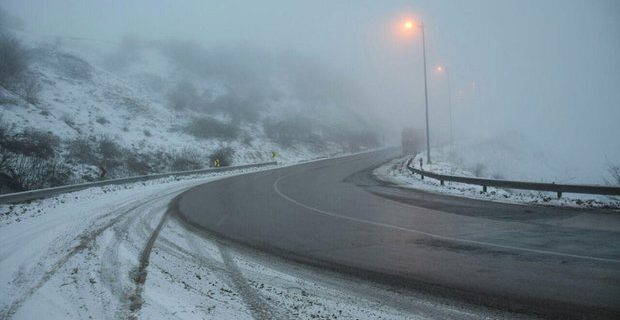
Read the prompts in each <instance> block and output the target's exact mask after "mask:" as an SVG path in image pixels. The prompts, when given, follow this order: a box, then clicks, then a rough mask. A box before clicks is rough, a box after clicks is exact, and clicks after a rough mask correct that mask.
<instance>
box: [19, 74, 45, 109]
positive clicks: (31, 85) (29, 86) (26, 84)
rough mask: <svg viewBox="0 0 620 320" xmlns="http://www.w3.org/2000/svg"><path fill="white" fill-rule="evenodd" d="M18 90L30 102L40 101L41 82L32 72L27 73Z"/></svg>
mask: <svg viewBox="0 0 620 320" xmlns="http://www.w3.org/2000/svg"><path fill="white" fill-rule="evenodd" d="M18 92H19V94H20V96H21V97H22V98H23V99H24V100H26V102H28V103H30V104H38V103H39V92H41V84H40V83H39V81H38V80H37V79H36V78H35V76H34V75H32V74H26V75H25V76H24V77H23V78H22V81H21V82H20V84H19V88H18Z"/></svg>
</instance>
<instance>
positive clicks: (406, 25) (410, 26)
mask: <svg viewBox="0 0 620 320" xmlns="http://www.w3.org/2000/svg"><path fill="white" fill-rule="evenodd" d="M414 26H415V27H418V28H419V29H420V30H421V31H422V59H423V60H424V106H425V117H426V162H427V163H428V164H431V140H430V133H429V129H428V85H427V83H426V38H425V35H424V23H421V22H420V23H415V22H413V21H410V20H408V21H405V23H404V24H403V27H404V28H405V30H411V29H413V27H414Z"/></svg>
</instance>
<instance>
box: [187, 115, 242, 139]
mask: <svg viewBox="0 0 620 320" xmlns="http://www.w3.org/2000/svg"><path fill="white" fill-rule="evenodd" d="M184 130H185V132H186V133H188V134H191V135H193V136H194V137H196V138H200V139H224V140H233V139H235V138H237V137H238V136H239V128H238V127H237V126H235V125H232V124H228V123H224V122H220V121H218V120H216V119H213V118H210V117H201V118H195V119H193V120H192V121H191V122H190V124H189V125H187V126H186V127H185V128H184Z"/></svg>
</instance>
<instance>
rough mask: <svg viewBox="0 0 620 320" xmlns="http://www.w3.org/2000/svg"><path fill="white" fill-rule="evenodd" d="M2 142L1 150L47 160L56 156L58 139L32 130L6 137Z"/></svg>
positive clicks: (49, 134)
mask: <svg viewBox="0 0 620 320" xmlns="http://www.w3.org/2000/svg"><path fill="white" fill-rule="evenodd" d="M5 134H6V136H5V138H3V140H2V141H0V142H1V143H2V149H4V150H6V151H7V152H13V153H16V154H20V155H24V156H28V157H38V158H42V159H49V158H52V157H54V156H55V155H56V150H57V149H58V146H59V145H60V138H58V137H57V136H56V135H54V134H52V133H49V132H41V131H36V130H34V129H32V128H30V129H27V130H25V131H24V132H22V133H17V134H14V135H8V133H5Z"/></svg>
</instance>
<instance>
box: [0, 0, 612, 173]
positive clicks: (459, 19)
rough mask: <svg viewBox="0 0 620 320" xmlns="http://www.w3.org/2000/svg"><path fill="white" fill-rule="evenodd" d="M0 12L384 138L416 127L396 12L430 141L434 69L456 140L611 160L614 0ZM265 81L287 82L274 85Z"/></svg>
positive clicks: (417, 113) (91, 5) (571, 161)
mask: <svg viewBox="0 0 620 320" xmlns="http://www.w3.org/2000/svg"><path fill="white" fill-rule="evenodd" d="M2 7H3V8H4V9H5V10H6V11H8V12H10V13H11V14H13V15H14V16H16V17H18V18H19V19H21V20H22V22H23V23H21V28H22V29H23V30H25V32H30V33H33V34H37V35H42V36H49V37H69V38H76V39H78V38H79V39H89V40H91V41H94V42H103V43H113V44H114V47H116V46H117V44H118V46H120V47H121V48H122V47H123V46H125V49H123V50H121V51H120V52H125V54H122V55H121V56H120V57H116V59H115V58H114V52H109V54H108V60H107V61H108V67H110V68H111V69H114V68H116V69H122V68H124V67H125V66H126V65H128V64H131V62H130V61H131V59H132V56H131V52H140V51H141V50H144V48H151V49H152V48H156V49H157V50H159V51H160V52H162V54H163V55H164V56H166V57H167V58H168V59H170V61H172V62H173V64H174V65H175V68H176V71H178V72H180V73H183V74H186V75H191V76H192V77H199V78H201V79H204V78H207V77H208V75H209V76H210V75H213V74H217V75H220V76H222V77H225V78H226V79H227V80H228V83H229V85H230V87H229V89H230V90H231V92H235V93H236V95H234V96H229V97H227V99H233V100H234V101H227V102H225V104H226V105H227V106H230V105H237V106H238V107H239V108H246V107H247V105H248V103H246V102H248V101H257V97H260V98H259V99H258V101H259V102H260V101H262V102H264V103H265V104H268V103H270V102H273V101H275V100H277V98H274V96H276V97H277V96H278V95H282V94H286V93H289V94H290V93H291V92H294V93H295V95H296V96H297V97H299V99H301V100H303V101H306V102H307V101H312V105H313V106H321V107H317V109H313V110H312V111H309V110H307V109H304V110H302V111H301V112H304V113H311V112H312V113H313V112H320V113H329V112H330V108H331V109H339V112H338V113H337V114H339V117H340V116H342V117H346V116H347V115H350V117H352V118H356V119H363V120H360V121H363V122H364V123H367V124H368V126H369V127H372V128H373V130H374V129H375V128H377V129H378V130H381V132H382V133H383V134H384V135H385V137H387V140H388V141H389V142H391V143H398V141H399V140H398V139H399V134H400V130H401V129H402V128H404V127H406V126H415V127H416V128H419V129H423V128H424V122H423V118H424V91H423V90H424V82H423V69H422V68H423V63H422V51H421V50H422V48H421V37H420V34H419V32H418V33H416V34H413V35H409V36H405V35H403V34H402V32H401V31H400V30H399V27H400V24H401V23H402V21H403V20H404V19H405V18H414V19H416V20H418V21H422V20H423V21H424V24H425V30H426V41H427V64H428V68H429V70H428V85H429V87H428V90H429V109H430V114H429V116H430V132H431V136H430V137H431V142H432V144H434V145H437V146H439V145H442V144H445V143H446V142H447V141H448V138H449V121H448V120H449V116H448V115H449V109H448V100H449V99H448V97H449V96H448V95H449V91H448V88H449V87H448V82H447V77H446V74H445V73H438V72H437V71H436V70H435V67H436V66H439V65H441V66H444V67H445V68H447V70H448V72H449V75H450V79H451V88H452V90H451V94H452V95H451V99H452V110H453V111H452V112H453V123H454V124H453V127H454V136H455V138H456V140H457V141H458V142H459V143H462V144H463V145H468V144H473V145H475V144H476V143H482V142H484V141H488V140H489V139H495V138H497V137H500V138H499V139H501V140H502V141H506V143H510V141H508V140H510V139H513V138H515V137H516V139H518V140H519V141H518V143H516V144H515V145H517V146H518V147H517V150H512V152H522V153H524V154H531V153H533V152H538V151H539V150H540V151H541V152H543V153H544V157H545V158H546V159H547V161H548V162H549V163H550V165H551V166H553V167H556V169H559V170H558V171H559V172H571V174H570V178H576V179H577V180H576V181H586V182H597V181H599V180H600V178H601V177H602V176H603V175H604V172H605V168H606V166H607V165H609V164H611V163H615V164H617V163H620V126H618V122H619V120H620V2H618V1H615V0H610V1H602V0H601V1H586V0H584V1H573V0H569V1H561V0H559V1H551V0H548V1H536V0H527V1H503V0H500V1H496V0H493V1H491V0H487V1H482V0H470V1H363V0H356V1H286V0H283V1H198V0H196V1H189V0H188V1H163V0H155V1H153V0H135V1H123V0H113V1H88V0H79V1H78V0H75V1H69V0H64V1H60V0H39V1H35V0H3V2H2ZM123 39H124V40H123ZM128 53H129V54H128ZM136 59H137V58H136ZM128 61H129V62H128ZM291 75H293V76H291ZM270 81H276V82H278V83H280V84H282V83H284V85H285V86H287V87H288V88H289V89H288V90H286V91H284V93H283V91H278V90H275V91H274V90H272V89H273V88H279V86H276V85H267V84H266V83H270ZM197 94H204V92H202V93H201V92H198V93H197ZM326 96H328V97H329V100H328V102H326V101H322V100H321V99H324V97H326ZM220 102H221V101H220ZM222 103H223V102H222ZM262 105H263V104H261V103H254V104H252V108H261V106H262ZM211 107H217V106H211ZM252 110H255V109H248V110H246V109H244V111H243V112H242V113H241V114H251V113H252V112H251V111H252ZM281 112H286V110H281ZM523 141H526V143H523ZM524 149H527V150H524ZM533 150H534V151H533ZM524 161H531V164H530V166H535V165H536V161H537V160H536V159H530V160H524ZM507 170H510V169H509V168H508V169H507Z"/></svg>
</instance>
